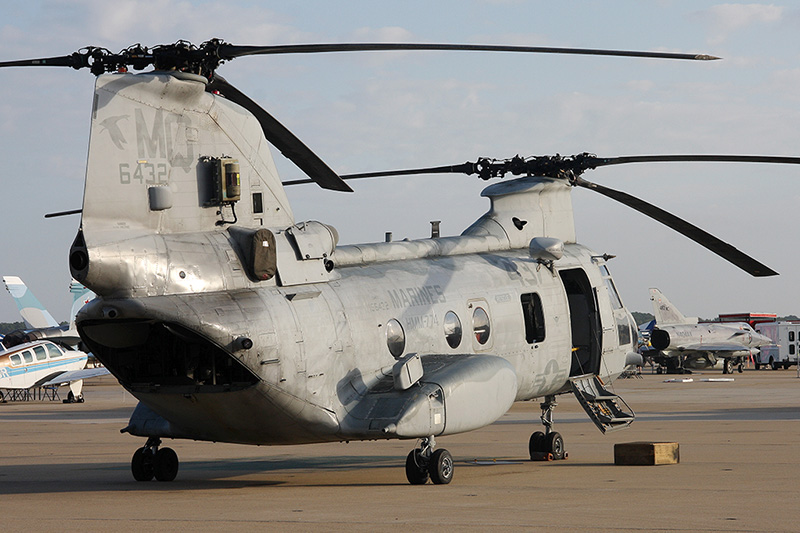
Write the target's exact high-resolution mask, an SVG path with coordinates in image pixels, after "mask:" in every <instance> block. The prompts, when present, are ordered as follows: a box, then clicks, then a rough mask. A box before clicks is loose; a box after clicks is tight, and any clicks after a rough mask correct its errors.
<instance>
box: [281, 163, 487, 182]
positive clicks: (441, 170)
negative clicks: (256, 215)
mask: <svg viewBox="0 0 800 533" xmlns="http://www.w3.org/2000/svg"><path fill="white" fill-rule="evenodd" d="M474 167H475V163H463V164H461V165H445V166H443V167H428V168H410V169H406V170H384V171H381V172H361V173H359V174H342V175H341V176H340V177H341V178H342V179H343V180H357V179H362V178H385V177H390V176H412V175H416V174H449V173H459V174H474V173H475V170H474ZM313 182H314V181H313V180H310V179H300V180H291V181H284V182H283V185H303V184H305V183H313Z"/></svg>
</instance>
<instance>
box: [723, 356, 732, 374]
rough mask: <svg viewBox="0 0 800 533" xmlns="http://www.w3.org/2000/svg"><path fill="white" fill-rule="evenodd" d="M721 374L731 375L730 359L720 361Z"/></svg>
mask: <svg viewBox="0 0 800 533" xmlns="http://www.w3.org/2000/svg"><path fill="white" fill-rule="evenodd" d="M722 373H723V374H733V361H732V360H731V359H724V360H723V361H722Z"/></svg>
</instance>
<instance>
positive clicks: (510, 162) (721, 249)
mask: <svg viewBox="0 0 800 533" xmlns="http://www.w3.org/2000/svg"><path fill="white" fill-rule="evenodd" d="M694 161H705V162H736V163H780V164H792V165H800V157H792V156H760V155H704V154H687V155H642V156H620V157H597V156H596V155H594V154H590V153H586V152H584V153H582V154H577V155H573V156H561V155H554V156H533V157H529V158H523V157H520V156H515V157H512V158H510V159H502V160H498V159H487V158H480V159H478V160H477V161H476V162H474V163H473V162H469V161H468V162H466V163H462V164H459V165H445V166H439V167H427V168H416V169H406V170H387V171H381V172H364V173H360V174H348V175H343V176H341V177H342V179H345V180H350V179H361V178H376V177H388V176H409V175H416V174H445V173H461V174H467V175H472V174H477V175H478V176H479V177H480V178H481V179H484V180H488V179H491V178H502V177H503V176H505V175H506V174H508V173H510V174H513V175H517V176H519V175H528V176H545V177H550V178H555V179H564V180H567V181H568V182H569V183H570V184H571V185H572V186H574V187H583V188H586V189H589V190H592V191H595V192H597V193H600V194H602V195H604V196H606V197H608V198H611V199H612V200H616V201H617V202H620V203H622V204H625V205H627V206H628V207H630V208H632V209H635V210H637V211H639V212H640V213H642V214H644V215H647V216H648V217H650V218H652V219H654V220H657V221H658V222H660V223H662V224H664V225H665V226H667V227H669V228H672V229H673V230H675V231H677V232H678V233H680V234H682V235H684V236H686V237H688V238H690V239H692V240H693V241H695V242H696V243H698V244H700V245H702V246H704V247H706V248H708V249H709V250H711V251H712V252H714V253H715V254H717V255H718V256H720V257H722V258H723V259H726V260H727V261H730V262H731V263H733V264H734V265H736V266H737V267H739V268H741V269H742V270H744V271H745V272H747V273H749V274H750V275H752V276H775V275H777V274H778V273H777V272H775V271H774V270H772V269H771V268H770V267H768V266H766V265H764V264H763V263H761V262H759V261H757V260H756V259H753V258H752V257H750V256H748V255H747V254H745V253H743V252H741V251H740V250H738V249H736V248H735V247H733V246H732V245H730V244H728V243H726V242H724V241H722V240H721V239H719V238H717V237H715V236H713V235H711V234H710V233H708V232H707V231H705V230H703V229H700V228H699V227H697V226H695V225H694V224H692V223H690V222H687V221H686V220H683V219H682V218H680V217H677V216H675V215H673V214H672V213H669V212H667V211H665V210H663V209H661V208H660V207H657V206H655V205H653V204H651V203H649V202H646V201H644V200H642V199H641V198H637V197H635V196H633V195H631V194H628V193H626V192H622V191H618V190H616V189H612V188H610V187H605V186H603V185H599V184H597V183H593V182H591V181H588V180H585V179H583V178H582V177H581V174H583V173H584V172H585V171H586V170H591V169H595V168H597V167H602V166H609V165H621V164H627V163H653V162H694ZM302 183H309V180H292V181H285V182H283V184H284V185H299V184H302Z"/></svg>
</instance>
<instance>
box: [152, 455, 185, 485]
mask: <svg viewBox="0 0 800 533" xmlns="http://www.w3.org/2000/svg"><path fill="white" fill-rule="evenodd" d="M178 466H179V462H178V454H177V453H175V451H174V450H173V449H172V448H161V449H160V450H158V451H157V452H156V456H155V457H154V458H153V475H154V476H155V478H156V479H157V480H158V481H172V480H173V479H175V476H177V475H178Z"/></svg>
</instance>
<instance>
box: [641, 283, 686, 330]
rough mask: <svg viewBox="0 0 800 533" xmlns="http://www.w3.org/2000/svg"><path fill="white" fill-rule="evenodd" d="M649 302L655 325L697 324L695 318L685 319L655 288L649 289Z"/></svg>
mask: <svg viewBox="0 0 800 533" xmlns="http://www.w3.org/2000/svg"><path fill="white" fill-rule="evenodd" d="M650 301H652V302H653V315H655V317H656V324H658V325H661V326H663V325H666V324H697V318H696V317H689V318H687V317H685V316H683V313H681V312H680V311H678V308H677V307H675V306H674V305H673V304H672V302H670V301H669V300H668V299H667V297H666V296H664V295H663V294H662V293H661V291H660V290H658V289H656V288H651V289H650Z"/></svg>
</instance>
